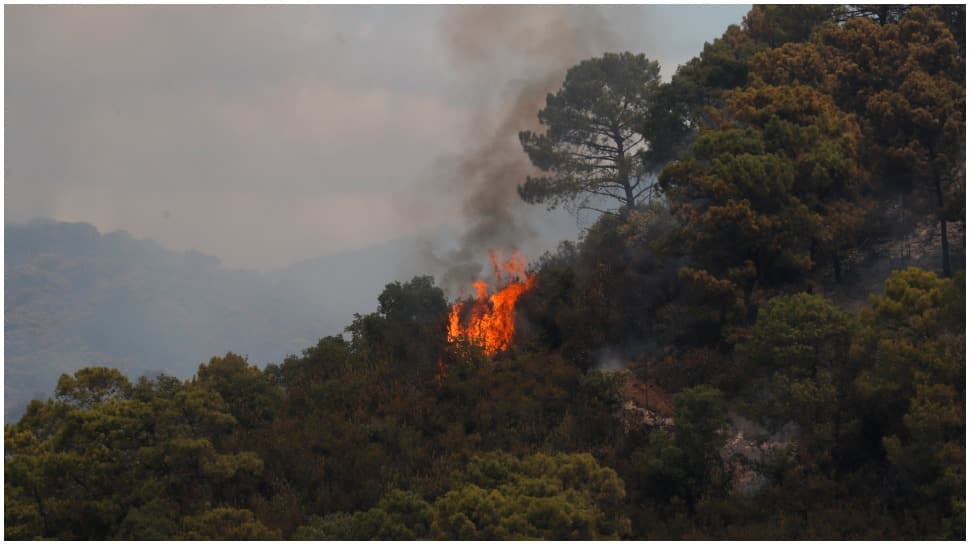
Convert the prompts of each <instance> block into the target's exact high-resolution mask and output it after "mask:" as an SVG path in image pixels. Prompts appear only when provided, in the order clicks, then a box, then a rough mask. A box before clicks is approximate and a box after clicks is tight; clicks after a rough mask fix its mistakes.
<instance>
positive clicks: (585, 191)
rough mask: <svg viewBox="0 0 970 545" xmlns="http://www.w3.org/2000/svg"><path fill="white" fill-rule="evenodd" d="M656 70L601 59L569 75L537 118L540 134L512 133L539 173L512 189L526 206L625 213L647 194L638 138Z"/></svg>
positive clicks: (644, 145) (640, 58)
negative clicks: (618, 208) (542, 129)
mask: <svg viewBox="0 0 970 545" xmlns="http://www.w3.org/2000/svg"><path fill="white" fill-rule="evenodd" d="M659 82H660V65H659V64H657V62H656V61H650V60H649V59H647V58H646V56H644V55H642V54H641V55H634V54H632V53H619V54H617V53H607V54H605V55H603V57H601V58H596V59H589V60H586V61H583V62H581V63H579V64H578V65H576V66H574V67H572V68H570V69H569V71H568V72H567V73H566V79H565V81H563V84H562V87H561V88H560V89H559V90H558V91H557V92H556V93H555V94H550V95H549V96H548V97H547V98H546V106H545V108H543V109H542V110H541V111H540V112H539V122H540V123H541V124H542V125H543V126H545V127H546V131H545V132H544V133H534V132H531V131H523V132H521V133H519V140H520V141H521V143H522V148H523V149H524V150H525V152H526V153H527V154H528V156H529V159H530V160H531V161H532V164H533V165H535V166H536V167H537V168H539V170H541V171H542V172H543V175H541V176H535V177H531V176H530V177H529V178H528V179H526V181H525V183H524V184H522V185H521V186H519V194H520V195H521V196H522V198H523V199H524V200H525V201H526V202H529V203H548V204H549V206H550V207H555V206H558V205H562V204H567V203H569V204H576V205H578V206H579V207H581V208H596V207H597V206H598V204H599V203H600V202H601V201H603V200H605V202H606V203H607V204H606V205H605V206H607V207H610V206H616V205H617V204H619V205H620V206H622V207H627V208H633V207H634V206H636V205H637V204H638V203H640V202H642V201H643V199H645V198H646V197H647V196H649V193H650V191H651V190H652V189H653V183H652V178H651V174H652V173H651V171H650V170H649V169H648V168H647V165H646V164H645V163H644V161H643V158H642V157H641V153H642V152H644V151H645V150H648V149H649V148H650V146H651V142H650V141H648V140H646V138H645V137H644V135H643V134H642V133H641V132H640V130H639V129H640V127H641V125H642V123H643V118H644V115H645V114H646V112H647V110H648V109H649V108H650V106H651V104H652V103H653V101H654V97H655V95H656V92H657V87H658V85H659Z"/></svg>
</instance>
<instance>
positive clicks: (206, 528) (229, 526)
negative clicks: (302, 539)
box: [179, 507, 280, 541]
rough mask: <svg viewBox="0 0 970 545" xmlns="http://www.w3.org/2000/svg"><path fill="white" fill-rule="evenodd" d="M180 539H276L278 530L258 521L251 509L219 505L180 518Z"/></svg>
mask: <svg viewBox="0 0 970 545" xmlns="http://www.w3.org/2000/svg"><path fill="white" fill-rule="evenodd" d="M179 538H180V539H190V540H221V541H228V540H276V539H279V538H280V533H279V532H278V531H274V530H271V529H269V528H267V527H266V526H264V525H263V524H262V523H260V522H259V521H258V520H256V518H255V517H254V516H253V513H252V512H251V511H248V510H246V509H235V508H232V507H219V508H216V509H211V510H209V511H205V512H204V513H200V514H198V515H191V516H188V517H185V518H184V519H182V532H181V533H180V535H179Z"/></svg>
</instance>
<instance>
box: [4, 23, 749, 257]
mask: <svg viewBox="0 0 970 545" xmlns="http://www.w3.org/2000/svg"><path fill="white" fill-rule="evenodd" d="M749 7H750V6H749V5H744V6H713V5H706V6H619V7H607V8H598V11H599V12H600V14H601V15H602V18H603V20H604V21H605V24H606V25H607V26H608V30H609V32H611V33H612V34H614V35H615V40H614V42H615V45H616V48H615V49H619V50H630V51H633V52H636V53H645V54H646V55H647V57H649V58H652V59H656V60H658V61H660V64H661V67H662V73H663V75H664V77H665V79H666V78H669V76H670V74H671V73H672V72H673V71H674V70H675V69H676V67H677V65H678V64H681V63H683V62H685V61H687V60H689V59H690V58H691V57H693V56H695V55H696V54H698V53H699V52H700V50H701V48H702V46H703V44H704V42H705V41H710V40H712V39H714V38H716V37H718V36H720V34H721V33H722V32H723V31H724V30H725V28H726V27H727V26H728V25H729V24H733V23H740V21H741V18H742V17H743V15H744V14H745V13H746V12H747V10H748V9H749ZM456 9H459V10H460V9H464V8H449V7H442V6H431V7H412V6H394V7H381V6H358V7H355V6H297V7H283V6H272V7H259V6H215V7H212V6H6V8H5V33H6V38H5V48H6V56H5V65H6V72H5V86H6V96H5V102H6V104H5V108H6V110H5V116H6V128H5V131H6V132H5V139H6V147H5V150H4V151H5V193H4V194H5V202H6V205H5V210H4V212H5V214H6V221H8V222H10V221H14V222H23V221H28V220H31V219H33V218H39V217H40V218H51V219H55V220H62V221H84V222H89V223H92V224H94V225H95V226H97V227H98V228H99V229H100V230H102V231H110V230H114V229H124V230H126V231H128V232H130V233H131V234H132V235H134V236H136V237H138V238H151V239H154V240H156V241H158V242H159V243H161V244H163V245H164V246H167V247H169V248H172V249H176V250H185V249H190V248H194V249H197V250H199V251H201V252H204V253H207V254H211V255H215V256H217V257H219V258H220V259H221V260H222V261H223V262H224V263H226V264H228V265H231V266H240V267H252V268H259V269H269V268H277V267H281V266H284V265H286V264H287V263H289V262H291V261H293V260H297V259H300V258H307V257H313V256H319V255H324V254H328V253H333V252H336V251H340V250H346V249H354V248H362V247H366V246H369V245H373V244H378V243H381V242H384V241H387V240H392V239H397V238H401V237H409V236H414V235H418V234H421V233H429V232H435V231H440V230H441V229H443V228H448V227H449V226H460V225H461V221H462V216H461V203H460V199H459V198H458V196H457V195H460V194H461V192H460V191H457V192H450V191H448V190H442V189H441V188H442V187H443V185H442V184H441V183H437V184H434V183H428V179H427V178H428V177H429V176H435V172H436V169H435V165H436V163H437V162H439V161H440V159H441V157H445V156H448V155H454V154H460V153H461V152H462V150H463V143H465V142H466V141H467V138H468V135H469V134H471V133H472V132H473V131H474V130H475V129H476V127H477V125H478V124H480V123H481V120H482V112H483V111H489V109H490V108H491V109H494V108H500V107H501V105H502V102H503V100H507V98H508V97H509V95H510V93H514V92H515V88H516V86H517V85H522V82H523V81H527V80H528V78H529V77H530V76H532V75H533V73H534V72H535V71H537V70H541V64H542V62H543V58H544V57H543V56H542V54H543V53H542V51H541V48H542V46H543V45H544V44H543V43H541V40H540V38H541V36H542V35H543V34H542V28H543V27H544V25H547V24H552V23H551V21H553V20H554V19H555V18H556V17H562V16H564V14H565V16H567V17H573V18H574V19H575V18H576V17H575V15H576V14H577V13H579V11H575V12H574V11H572V10H580V9H582V8H579V7H577V8H571V7H561V6H559V7H557V6H549V7H541V8H535V7H524V6H522V7H519V6H511V7H501V8H492V9H505V10H522V11H521V13H520V12H516V11H513V12H511V14H512V15H513V17H512V18H511V20H515V21H516V22H517V23H518V27H517V28H514V29H511V30H510V29H509V28H508V25H507V24H506V25H505V27H503V28H496V29H494V33H493V32H492V30H491V29H489V28H488V27H487V25H488V24H490V23H489V19H488V18H482V19H483V20H482V21H481V25H484V26H482V27H481V28H478V29H477V30H476V31H475V32H477V34H475V35H474V39H477V40H479V41H480V47H481V49H482V51H481V55H482V59H481V60H480V62H478V63H477V64H474V65H460V64H457V62H456V59H455V56H454V55H453V54H452V52H451V49H450V47H449V45H448V43H446V39H445V38H444V37H445V36H455V35H456V34H457V35H458V36H462V33H463V32H464V29H456V28H445V27H446V26H447V23H446V22H447V21H449V20H453V19H448V18H447V15H449V14H452V15H453V14H454V12H453V11H449V10H456ZM586 9H589V8H586ZM519 15H521V16H519ZM583 17H585V15H584V16H583ZM498 20H501V19H498ZM506 20H509V18H506ZM579 20H583V19H579ZM510 31H514V32H519V33H523V34H526V35H528V36H533V35H534V36H537V40H540V41H537V42H536V43H535V44H534V45H535V48H536V49H535V50H534V51H533V50H528V51H524V50H519V49H516V48H515V47H511V46H510V45H509V44H510V43H512V42H509V41H508V40H506V39H504V38H502V36H503V32H504V33H506V35H507V34H508V32H510ZM492 35H494V36H496V39H495V41H494V43H493V42H492V41H491V40H489V39H488V38H489V36H492ZM514 43H520V42H514ZM599 53H602V52H599ZM581 60H583V59H582V58H577V59H575V62H579V61H581ZM512 136H513V137H514V135H512ZM447 183H452V182H451V181H448V182H447ZM454 183H460V181H455V182H454ZM445 185H446V184H445ZM403 201H408V204H407V206H404V205H402V202H403ZM415 203H418V204H417V206H415ZM560 219H561V218H560ZM554 220H555V218H554V216H553V215H550V219H549V221H554Z"/></svg>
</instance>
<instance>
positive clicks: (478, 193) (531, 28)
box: [425, 6, 616, 293]
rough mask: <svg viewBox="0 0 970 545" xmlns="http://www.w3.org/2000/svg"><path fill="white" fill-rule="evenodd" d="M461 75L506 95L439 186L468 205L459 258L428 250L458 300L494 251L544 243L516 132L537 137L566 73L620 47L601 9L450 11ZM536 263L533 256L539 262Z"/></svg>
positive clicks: (483, 114) (449, 41)
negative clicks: (523, 195) (531, 213)
mask: <svg viewBox="0 0 970 545" xmlns="http://www.w3.org/2000/svg"><path fill="white" fill-rule="evenodd" d="M440 33H441V39H442V42H443V43H444V44H445V45H446V46H447V47H448V48H449V52H450V55H451V61H452V65H453V66H454V68H455V70H456V71H458V72H460V73H462V74H464V75H465V76H466V77H467V78H469V80H470V82H471V83H472V84H473V85H492V86H499V87H504V88H505V89H507V90H508V92H507V93H506V94H507V98H505V99H504V100H503V104H501V105H500V106H499V107H498V108H494V107H491V105H489V106H485V107H482V108H481V109H480V110H479V111H478V112H476V115H475V116H474V117H475V119H474V123H473V127H474V130H473V134H472V135H471V136H470V139H469V141H468V143H467V145H465V146H464V148H465V149H466V150H467V151H464V152H462V153H461V154H460V155H458V156H456V157H446V158H443V159H441V160H440V161H439V163H438V165H439V170H438V172H437V174H436V176H435V177H434V178H435V180H434V183H435V184H436V185H438V186H439V187H440V189H442V190H447V191H449V192H455V194H456V195H457V196H458V197H459V198H461V199H462V203H463V204H462V214H463V217H464V220H465V222H466V223H465V225H464V228H463V231H462V233H461V235H460V236H459V241H458V242H459V246H458V249H457V250H454V251H449V252H442V251H435V249H434V248H433V247H432V246H433V245H432V244H431V243H428V245H427V246H426V248H425V249H426V250H427V253H428V254H429V255H428V256H427V258H428V260H429V262H430V263H433V264H434V265H437V267H438V268H439V270H440V271H442V272H441V274H440V276H441V278H442V285H443V286H444V287H445V288H446V289H448V290H449V291H451V292H452V293H458V292H459V291H460V288H461V287H463V286H467V285H468V283H469V281H471V280H473V279H476V278H478V275H479V273H480V272H481V270H482V266H483V263H484V259H485V257H486V255H487V252H488V250H489V249H490V248H495V249H503V250H506V251H508V250H512V249H516V248H519V249H523V248H526V247H528V245H529V244H530V243H532V242H533V241H534V239H535V238H536V230H535V228H534V227H533V225H532V223H531V222H530V221H529V218H528V214H527V213H526V210H525V209H524V207H525V204H524V203H523V202H522V201H521V199H520V198H519V196H518V193H517V192H516V187H517V186H518V185H519V184H521V183H522V182H524V181H525V178H526V176H527V175H529V174H530V173H533V167H532V165H531V164H530V163H529V160H528V157H527V156H526V155H525V153H524V152H523V151H522V149H521V147H520V145H519V141H518V133H519V131H522V130H527V129H528V130H539V129H540V126H539V123H538V119H537V113H538V111H539V110H540V109H541V108H542V107H543V106H544V104H545V97H546V95H547V93H549V92H553V91H555V90H556V89H557V88H558V87H559V85H560V84H561V83H562V80H563V77H564V76H565V74H566V70H567V69H568V68H569V67H570V66H573V65H575V64H576V63H578V62H579V61H581V60H583V59H586V58H590V57H594V56H599V55H601V54H602V53H604V52H605V51H607V50H609V49H610V48H611V47H612V46H614V45H615V42H616V40H615V37H614V35H613V34H612V33H611V32H610V31H609V30H608V28H607V23H606V20H605V18H604V17H603V16H602V14H601V13H600V12H599V11H598V9H597V8H595V7H571V6H463V7H456V8H452V9H451V10H450V11H449V12H448V13H447V15H446V16H445V17H444V18H443V20H442V22H441V25H440ZM533 257H534V256H533Z"/></svg>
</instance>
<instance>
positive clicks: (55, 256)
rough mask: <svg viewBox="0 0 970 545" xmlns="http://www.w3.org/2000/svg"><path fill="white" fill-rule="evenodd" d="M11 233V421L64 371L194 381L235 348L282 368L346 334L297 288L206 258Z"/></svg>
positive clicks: (109, 241)
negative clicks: (324, 337)
mask: <svg viewBox="0 0 970 545" xmlns="http://www.w3.org/2000/svg"><path fill="white" fill-rule="evenodd" d="M4 231H5V232H4V237H5V243H6V248H5V256H4V257H5V259H6V263H5V282H6V286H5V295H6V300H5V309H4V318H5V322H4V333H5V339H6V340H5V343H4V359H5V365H4V401H5V403H4V411H5V415H6V418H7V421H8V422H10V421H11V417H13V418H16V417H19V415H20V414H21V413H22V411H23V409H24V407H26V405H27V402H29V401H30V400H31V399H32V398H34V397H41V396H43V397H46V396H47V395H49V392H50V391H51V390H52V389H53V387H54V386H55V385H56V384H57V377H58V376H59V375H60V374H61V373H65V372H66V373H73V372H74V371H76V370H78V369H79V368H81V367H84V366H91V365H100V366H108V367H115V368H118V369H120V370H122V371H123V372H124V373H125V374H126V375H128V376H131V377H138V376H141V375H142V374H145V373H148V374H155V373H160V372H165V373H168V374H170V375H175V376H180V377H190V376H192V374H193V373H194V371H195V368H196V367H197V366H198V364H199V363H200V362H203V361H205V360H206V358H208V356H209V355H211V354H213V353H220V352H224V351H226V350H228V349H230V348H231V349H233V350H236V351H238V352H239V353H241V354H248V355H249V357H250V358H252V359H253V360H254V361H260V362H267V361H280V360H281V359H282V357H283V356H284V355H285V354H287V353H292V352H297V351H299V350H300V348H302V347H303V346H306V345H307V344H311V343H312V342H313V339H315V338H317V337H318V336H319V335H320V332H321V331H332V332H337V331H340V328H341V323H340V322H339V321H337V320H335V316H337V314H336V313H334V312H329V310H330V309H328V308H326V307H323V306H321V305H314V304H311V302H310V301H309V300H308V299H307V298H305V297H302V293H301V292H299V291H297V290H296V289H293V287H292V284H291V285H274V284H273V283H272V281H271V280H270V279H269V278H267V277H265V276H261V275H258V274H256V273H252V272H248V271H239V270H231V269H228V268H226V267H223V266H221V265H220V263H219V261H218V260H217V259H216V258H214V257H210V256H206V255H203V254H200V253H198V252H186V253H179V252H173V251H169V250H166V249H164V248H162V247H161V246H158V245H157V244H155V243H152V242H150V241H141V240H135V239H133V238H132V237H130V236H129V235H128V234H127V233H124V232H120V231H116V232H113V233H105V234H100V233H98V231H97V229H95V228H94V227H93V226H91V225H88V224H81V223H77V224H69V223H54V222H44V221H39V222H33V223H29V224H24V225H16V224H8V225H6V226H5V229H4ZM346 314H347V311H346V310H345V311H344V312H343V313H341V314H340V315H346ZM328 318H329V320H328ZM253 331H259V332H260V335H259V336H253V335H252V333H251V332H253Z"/></svg>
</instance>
